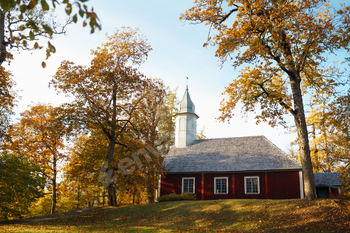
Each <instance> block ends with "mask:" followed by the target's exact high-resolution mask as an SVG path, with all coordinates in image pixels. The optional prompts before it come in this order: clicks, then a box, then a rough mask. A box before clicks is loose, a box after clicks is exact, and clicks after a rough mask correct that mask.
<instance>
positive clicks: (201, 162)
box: [164, 136, 301, 173]
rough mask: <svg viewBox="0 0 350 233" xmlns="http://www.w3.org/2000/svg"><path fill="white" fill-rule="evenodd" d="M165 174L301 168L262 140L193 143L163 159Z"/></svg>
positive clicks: (173, 148) (235, 138)
mask: <svg viewBox="0 0 350 233" xmlns="http://www.w3.org/2000/svg"><path fill="white" fill-rule="evenodd" d="M164 165H165V168H166V169H167V172H168V173H188V172H235V171H237V172H238V171H269V170H301V164H300V163H298V162H297V161H296V160H295V159H293V158H291V157H290V156H288V155H287V154H286V153H285V152H284V151H282V150H281V149H279V148H278V147H277V146H276V145H274V144H273V143H272V142H270V141H269V140H268V139H267V138H266V137H264V136H251V137H234V138H219V139H203V140H196V141H194V143H193V144H191V145H190V146H187V147H186V148H176V147H172V149H171V150H170V151H169V153H168V155H167V156H166V157H165V159H164Z"/></svg>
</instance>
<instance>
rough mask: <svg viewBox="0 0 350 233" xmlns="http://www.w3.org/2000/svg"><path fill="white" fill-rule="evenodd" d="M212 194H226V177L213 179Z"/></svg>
mask: <svg viewBox="0 0 350 233" xmlns="http://www.w3.org/2000/svg"><path fill="white" fill-rule="evenodd" d="M214 193H215V194H228V178H227V177H216V178H214Z"/></svg>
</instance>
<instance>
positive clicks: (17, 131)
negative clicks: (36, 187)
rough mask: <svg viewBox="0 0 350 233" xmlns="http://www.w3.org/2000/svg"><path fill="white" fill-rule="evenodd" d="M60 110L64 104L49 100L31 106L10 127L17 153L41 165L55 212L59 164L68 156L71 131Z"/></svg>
mask: <svg viewBox="0 0 350 233" xmlns="http://www.w3.org/2000/svg"><path fill="white" fill-rule="evenodd" d="M60 112H61V111H60V108H54V107H52V106H51V105H49V104H46V105H45V104H38V105H35V106H31V108H30V109H29V110H27V111H24V112H23V113H21V116H22V117H21V121H20V122H19V123H17V124H15V125H14V126H13V127H11V128H10V130H9V135H10V137H11V139H10V143H9V145H8V146H7V148H8V149H9V150H10V151H12V152H13V153H15V154H17V155H19V156H23V157H26V158H28V159H29V160H30V161H31V162H33V163H35V164H37V165H39V166H40V167H41V169H42V176H43V177H45V179H46V180H47V181H48V182H49V186H48V189H49V190H50V191H51V193H52V204H51V214H53V213H55V207H56V196H57V175H58V172H59V170H60V167H59V164H60V163H61V162H63V161H65V159H66V154H65V151H64V150H65V148H66V145H65V144H64V142H65V138H66V136H67V133H68V132H67V128H66V126H65V125H64V124H63V121H62V120H61V116H60Z"/></svg>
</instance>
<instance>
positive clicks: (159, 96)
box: [133, 80, 178, 204]
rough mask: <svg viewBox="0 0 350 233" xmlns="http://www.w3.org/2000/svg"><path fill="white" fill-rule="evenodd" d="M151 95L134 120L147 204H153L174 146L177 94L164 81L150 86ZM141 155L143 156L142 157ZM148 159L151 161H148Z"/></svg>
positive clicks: (141, 104) (145, 100)
mask: <svg viewBox="0 0 350 233" xmlns="http://www.w3.org/2000/svg"><path fill="white" fill-rule="evenodd" d="M147 93H148V95H147V96H145V98H143V99H142V100H141V101H140V105H139V108H138V109H137V110H136V114H137V115H138V117H137V118H134V119H133V125H134V126H135V127H134V128H135V129H136V135H135V136H136V138H137V139H138V140H139V141H140V142H139V146H137V148H138V149H139V150H138V151H137V152H136V153H138V154H139V155H143V156H142V157H141V156H139V158H140V159H143V161H142V160H141V162H142V164H143V165H144V166H142V169H141V168H140V167H141V166H139V169H140V170H141V171H139V174H140V175H141V177H142V181H143V182H144V186H145V189H146V203H147V204H149V203H153V202H154V197H155V195H154V194H155V189H156V188H157V187H158V180H159V176H160V175H161V176H162V175H164V173H165V171H164V168H163V167H162V163H163V159H164V158H163V157H162V156H161V155H166V154H167V153H168V152H169V149H170V146H172V145H173V144H174V135H175V122H174V117H175V114H176V112H175V106H176V104H177V102H178V101H177V99H176V93H175V92H171V91H170V90H169V88H168V93H167V92H166V88H165V86H164V84H163V83H162V82H161V81H159V80H158V81H153V82H152V83H150V85H148V86H147ZM140 149H141V150H140ZM140 152H142V153H140ZM147 156H149V159H147Z"/></svg>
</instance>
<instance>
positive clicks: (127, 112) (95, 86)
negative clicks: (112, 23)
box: [51, 27, 151, 206]
mask: <svg viewBox="0 0 350 233" xmlns="http://www.w3.org/2000/svg"><path fill="white" fill-rule="evenodd" d="M107 39H108V42H107V43H105V44H103V45H102V47H101V48H97V50H94V51H92V55H94V58H93V60H92V61H91V66H90V67H88V68H86V67H83V66H76V65H75V64H74V63H72V62H69V61H64V62H62V64H61V66H60V67H59V68H58V70H57V72H56V74H55V76H54V78H53V79H52V81H51V85H53V86H54V87H55V88H56V90H59V91H62V92H64V93H66V94H69V95H72V96H74V97H75V101H74V102H73V103H72V104H69V105H67V109H70V110H71V113H70V116H72V119H75V121H74V122H76V125H77V126H78V125H81V126H82V127H83V128H85V129H88V130H98V131H100V132H101V133H103V134H104V135H105V137H106V138H107V139H108V152H107V155H106V159H107V161H108V163H109V165H112V164H114V150H115V145H116V144H118V143H119V140H120V139H121V138H120V137H121V135H122V133H124V132H125V131H126V130H129V127H132V122H131V120H132V119H133V118H134V117H136V115H135V110H136V109H137V108H138V107H139V103H140V101H141V100H142V99H143V98H144V97H145V96H146V95H147V92H146V87H147V86H148V85H149V84H148V83H149V81H148V80H147V79H145V78H144V76H143V74H141V73H140V72H139V71H138V70H137V69H135V68H133V67H132V65H140V64H141V63H142V62H144V61H145V59H146V58H147V55H148V52H149V51H150V50H151V47H150V45H149V44H148V43H147V40H146V39H145V38H144V37H143V36H141V35H138V30H137V29H136V30H132V29H130V28H125V27H124V28H123V29H122V30H116V31H115V33H114V35H112V36H109V37H107ZM72 122H73V121H72ZM111 169H112V170H111V171H112V174H114V168H113V167H111ZM108 205H110V206H115V205H116V198H115V187H114V185H113V184H112V183H111V184H109V186H108Z"/></svg>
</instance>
